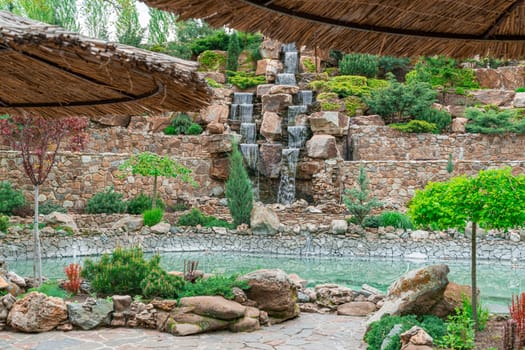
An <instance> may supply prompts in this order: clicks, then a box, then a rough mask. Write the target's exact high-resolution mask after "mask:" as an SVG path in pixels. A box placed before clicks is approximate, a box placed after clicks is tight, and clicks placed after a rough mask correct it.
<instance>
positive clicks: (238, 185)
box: [226, 142, 253, 226]
mask: <svg viewBox="0 0 525 350" xmlns="http://www.w3.org/2000/svg"><path fill="white" fill-rule="evenodd" d="M226 199H227V203H228V208H229V209H230V214H231V216H232V218H233V224H234V225H235V226H238V225H240V224H247V225H250V215H251V212H252V209H253V188H252V182H251V181H250V178H249V177H248V173H247V172H246V169H245V168H244V163H243V157H242V155H241V152H240V151H239V148H238V146H237V143H236V142H232V153H231V155H230V175H229V176H228V180H227V182H226Z"/></svg>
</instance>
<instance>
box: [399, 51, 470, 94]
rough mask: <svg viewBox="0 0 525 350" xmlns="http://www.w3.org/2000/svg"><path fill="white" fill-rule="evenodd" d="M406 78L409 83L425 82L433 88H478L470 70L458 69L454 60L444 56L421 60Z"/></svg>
mask: <svg viewBox="0 0 525 350" xmlns="http://www.w3.org/2000/svg"><path fill="white" fill-rule="evenodd" d="M406 78H407V82H409V83H413V82H425V83H429V84H431V85H432V87H434V88H436V87H443V88H456V87H460V88H464V89H467V90H468V89H477V88H479V83H478V81H477V80H476V75H475V74H474V71H473V70H472V69H468V68H460V67H458V65H457V63H456V61H455V60H454V59H452V58H447V57H444V56H438V57H424V58H422V59H421V60H420V61H419V62H418V63H417V64H416V66H415V69H414V70H413V71H411V72H410V73H408V74H407V77H406Z"/></svg>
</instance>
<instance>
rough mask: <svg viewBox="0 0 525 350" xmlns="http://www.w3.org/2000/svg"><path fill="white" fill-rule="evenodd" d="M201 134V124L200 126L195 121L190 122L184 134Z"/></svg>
mask: <svg viewBox="0 0 525 350" xmlns="http://www.w3.org/2000/svg"><path fill="white" fill-rule="evenodd" d="M200 134H202V126H200V125H199V124H197V123H192V124H191V125H190V127H189V128H188V130H187V131H186V135H200Z"/></svg>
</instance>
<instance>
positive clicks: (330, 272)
mask: <svg viewBox="0 0 525 350" xmlns="http://www.w3.org/2000/svg"><path fill="white" fill-rule="evenodd" d="M161 256H162V259H161V264H162V265H163V267H164V268H166V269H167V270H179V271H182V270H183V268H184V260H185V259H187V260H196V261H198V262H199V266H198V269H199V270H203V271H204V272H207V273H225V274H232V273H246V272H250V271H253V270H256V269H261V268H280V269H282V270H284V271H286V272H287V273H296V274H298V275H299V276H301V277H302V278H304V279H306V280H308V283H309V286H315V285H317V284H322V283H336V284H340V285H344V286H347V287H350V288H353V289H360V288H361V285H362V284H364V283H367V284H369V285H371V286H374V287H376V288H378V289H380V290H382V291H386V289H387V288H388V286H389V285H390V284H391V283H392V282H394V281H395V280H396V279H398V278H399V277H400V276H401V275H403V274H404V273H405V272H407V271H409V270H412V269H416V268H419V267H422V266H426V265H431V264H436V263H445V264H447V265H448V266H449V268H450V273H449V280H450V281H453V282H456V283H458V284H470V262H469V261H463V260H454V261H427V260H390V259H357V258H348V257H295V256H283V255H247V254H239V253H233V252H232V253H218V252H185V253H162V254H161ZM83 259H84V258H77V259H76V260H77V262H82V260H83ZM73 260H74V258H62V259H44V260H43V271H44V275H45V276H47V277H49V278H64V274H63V268H64V266H66V265H67V264H69V263H70V262H73ZM8 264H9V269H10V270H13V271H16V272H17V273H18V274H20V275H24V276H30V275H31V274H32V261H29V260H17V261H9V262H8ZM478 286H479V289H480V291H481V298H482V302H483V303H484V304H486V305H487V306H490V309H491V310H495V311H496V310H497V311H502V312H506V306H507V305H508V303H509V302H510V298H511V296H512V294H513V293H514V294H517V293H520V292H521V291H523V290H525V265H521V264H511V263H510V262H499V261H480V262H478Z"/></svg>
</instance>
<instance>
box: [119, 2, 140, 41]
mask: <svg viewBox="0 0 525 350" xmlns="http://www.w3.org/2000/svg"><path fill="white" fill-rule="evenodd" d="M116 3H117V6H116V9H117V21H116V23H115V27H116V33H115V35H116V36H117V41H118V42H119V43H121V44H126V45H131V46H135V47H138V46H139V45H140V42H141V41H142V38H143V36H144V28H142V27H141V26H140V22H139V13H138V11H137V7H136V4H135V1H133V0H116Z"/></svg>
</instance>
